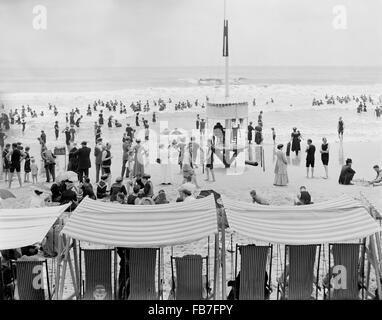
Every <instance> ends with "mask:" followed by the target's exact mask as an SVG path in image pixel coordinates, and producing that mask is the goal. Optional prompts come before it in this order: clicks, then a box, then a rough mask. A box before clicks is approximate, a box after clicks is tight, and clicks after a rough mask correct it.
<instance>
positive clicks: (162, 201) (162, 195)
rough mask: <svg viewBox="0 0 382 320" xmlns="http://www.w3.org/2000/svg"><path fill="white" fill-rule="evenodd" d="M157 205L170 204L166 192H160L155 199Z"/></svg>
mask: <svg viewBox="0 0 382 320" xmlns="http://www.w3.org/2000/svg"><path fill="white" fill-rule="evenodd" d="M154 202H155V204H166V203H170V202H169V201H168V200H167V198H166V193H165V191H164V190H159V192H158V195H157V196H156V197H155V199H154Z"/></svg>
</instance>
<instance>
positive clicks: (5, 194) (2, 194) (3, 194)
mask: <svg viewBox="0 0 382 320" xmlns="http://www.w3.org/2000/svg"><path fill="white" fill-rule="evenodd" d="M0 198H1V199H8V198H16V197H15V195H14V194H13V193H12V192H10V191H9V190H6V189H0Z"/></svg>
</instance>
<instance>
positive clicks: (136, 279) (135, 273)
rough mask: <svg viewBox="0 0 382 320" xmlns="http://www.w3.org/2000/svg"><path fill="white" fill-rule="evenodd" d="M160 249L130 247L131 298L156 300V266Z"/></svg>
mask: <svg viewBox="0 0 382 320" xmlns="http://www.w3.org/2000/svg"><path fill="white" fill-rule="evenodd" d="M157 252H158V249H155V248H132V249H130V260H129V270H130V295H129V300H155V299H158V298H159V297H158V294H157V293H156V292H155V266H156V260H157Z"/></svg>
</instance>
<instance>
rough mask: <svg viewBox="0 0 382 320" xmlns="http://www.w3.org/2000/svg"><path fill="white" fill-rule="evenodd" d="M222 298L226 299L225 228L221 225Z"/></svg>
mask: <svg viewBox="0 0 382 320" xmlns="http://www.w3.org/2000/svg"><path fill="white" fill-rule="evenodd" d="M221 255H222V257H221V259H222V300H225V299H226V292H225V291H226V290H225V287H226V264H225V228H224V226H222V252H221Z"/></svg>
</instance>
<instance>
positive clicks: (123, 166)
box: [121, 160, 130, 178]
mask: <svg viewBox="0 0 382 320" xmlns="http://www.w3.org/2000/svg"><path fill="white" fill-rule="evenodd" d="M126 163H127V160H123V162H122V172H121V177H122V178H123V175H124V174H125V171H126V178H128V177H129V174H130V170H129V168H126Z"/></svg>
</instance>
